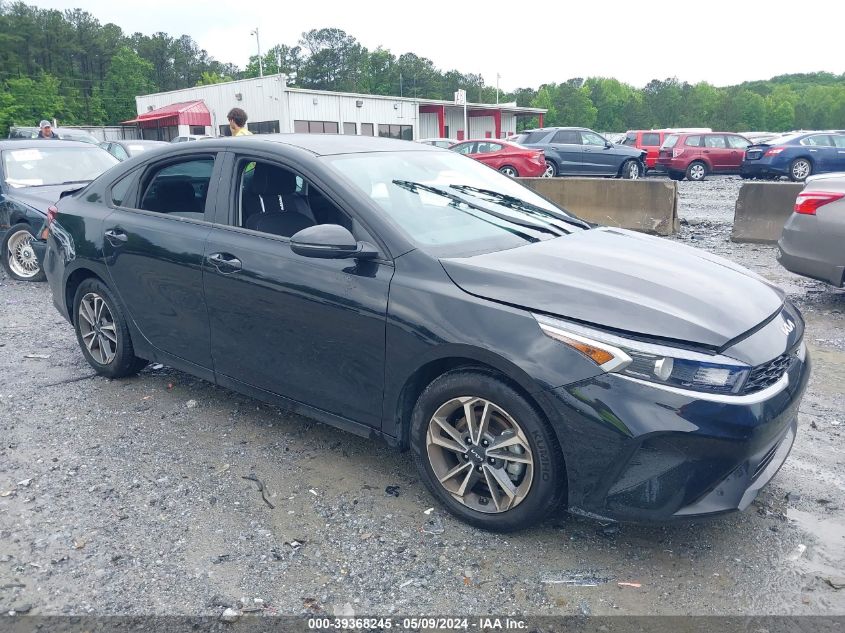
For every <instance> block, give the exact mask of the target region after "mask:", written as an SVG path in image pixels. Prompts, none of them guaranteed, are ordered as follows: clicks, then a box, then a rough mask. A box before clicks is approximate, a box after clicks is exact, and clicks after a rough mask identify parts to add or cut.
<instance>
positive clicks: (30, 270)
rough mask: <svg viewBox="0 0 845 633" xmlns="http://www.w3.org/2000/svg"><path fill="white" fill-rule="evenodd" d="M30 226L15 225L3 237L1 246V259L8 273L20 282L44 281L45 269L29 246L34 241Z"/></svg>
mask: <svg viewBox="0 0 845 633" xmlns="http://www.w3.org/2000/svg"><path fill="white" fill-rule="evenodd" d="M33 237H34V236H33V234H32V230H31V229H30V228H29V225H28V224H24V223H20V224H15V225H14V226H13V227H12V228H10V229H9V230H8V231H7V232H6V235H5V236H4V237H3V242H2V244H0V258H2V260H3V268H4V269H5V270H6V273H8V275H9V276H10V277H11V278H12V279H17V280H18V281H44V279H46V276H45V275H44V269H43V268H42V267H41V264H40V263H39V261H38V258H37V257H36V256H35V251H33V250H32V247H31V246H30V245H29V243H30V241H31V240H32V239H33Z"/></svg>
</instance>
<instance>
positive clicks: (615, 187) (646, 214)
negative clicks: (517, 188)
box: [517, 178, 678, 235]
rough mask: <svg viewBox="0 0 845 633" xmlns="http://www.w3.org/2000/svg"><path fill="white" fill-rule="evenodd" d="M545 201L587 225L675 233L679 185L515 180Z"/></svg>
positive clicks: (540, 179)
mask: <svg viewBox="0 0 845 633" xmlns="http://www.w3.org/2000/svg"><path fill="white" fill-rule="evenodd" d="M517 180H519V181H520V182H521V183H522V184H523V185H525V186H526V187H528V188H530V189H532V190H534V191H536V192H537V193H538V194H540V195H541V196H543V197H544V198H548V199H549V200H551V201H552V202H554V203H555V204H558V205H560V206H562V207H563V208H565V209H568V210H570V211H572V213H574V214H575V215H577V216H578V217H580V218H583V219H584V220H587V221H588V222H595V223H597V224H604V225H606V226H618V227H620V228H623V229H633V230H635V231H642V232H644V233H653V234H657V235H671V234H673V233H675V232H677V230H678V184H677V183H676V182H673V181H667V180H613V179H610V178H518V179H517Z"/></svg>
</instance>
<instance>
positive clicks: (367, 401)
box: [44, 135, 810, 531]
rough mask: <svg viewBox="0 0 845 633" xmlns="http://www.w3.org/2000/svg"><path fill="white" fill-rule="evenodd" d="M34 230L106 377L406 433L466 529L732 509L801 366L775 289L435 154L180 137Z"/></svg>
mask: <svg viewBox="0 0 845 633" xmlns="http://www.w3.org/2000/svg"><path fill="white" fill-rule="evenodd" d="M48 222H49V228H48V229H47V246H46V248H47V251H46V255H45V258H44V260H45V264H44V267H45V270H46V273H47V277H48V280H49V282H50V286H51V288H52V292H53V301H54V303H55V305H56V307H57V308H58V310H59V312H60V313H61V314H62V315H63V316H64V317H65V318H66V319H67V320H68V321H69V322H70V323H71V324H72V325H73V327H74V328H75V330H76V336H77V340H78V341H79V346H80V349H81V352H82V354H83V355H84V356H85V358H86V359H87V361H88V362H89V363H90V364H91V366H92V367H93V368H94V369H95V370H96V371H97V372H98V373H100V374H102V375H105V376H109V377H112V378H120V377H123V376H128V375H130V374H133V373H135V372H137V371H139V370H140V369H141V368H142V367H143V366H144V365H145V364H147V363H148V362H151V361H155V362H162V363H167V364H169V365H171V366H173V367H176V368H179V369H181V370H183V371H186V372H188V373H190V374H194V375H196V376H199V377H202V378H204V379H206V380H208V381H210V382H214V383H216V384H218V385H222V386H224V387H227V388H230V389H233V390H235V391H239V392H242V393H245V394H249V395H251V396H254V397H256V398H258V399H261V400H264V401H267V402H271V403H278V404H280V405H282V406H285V407H286V408H288V409H289V410H293V411H296V412H299V413H301V414H303V415H306V416H310V417H312V418H315V419H317V420H320V421H323V422H325V423H328V424H331V425H334V426H336V427H338V428H340V429H343V430H345V431H349V432H352V433H357V434H360V435H365V436H367V437H371V438H382V439H383V440H385V441H387V442H388V443H390V444H391V445H393V446H396V447H398V448H400V449H406V448H409V449H410V450H411V451H412V452H413V455H414V457H415V460H416V464H417V467H418V469H419V472H420V474H421V477H422V479H423V480H424V482H425V483H426V485H427V486H428V488H429V489H430V491H431V493H432V494H433V495H434V496H435V497H436V498H437V499H438V500H439V501H440V503H442V504H443V505H444V506H445V507H446V508H447V509H448V510H449V511H451V512H452V513H454V514H455V515H457V516H458V517H460V518H461V519H463V520H465V521H467V522H468V523H471V524H473V525H475V526H479V527H481V528H486V529H491V530H501V531H507V530H516V529H520V528H524V527H526V526H528V525H531V524H533V523H535V522H537V521H539V520H541V519H542V518H543V517H545V516H547V515H548V514H549V513H551V512H553V511H555V510H557V509H558V508H560V507H561V506H566V507H567V508H568V509H569V510H570V511H572V512H576V513H580V514H583V515H588V516H592V517H600V518H602V519H608V520H626V521H628V520H631V521H666V520H670V519H674V518H679V517H690V516H695V515H712V514H717V513H721V512H726V511H730V510H736V509H743V508H745V507H747V506H748V505H749V504H750V503H751V501H752V500H753V499H754V497H755V496H756V494H757V492H758V490H760V488H761V487H762V486H764V485H765V484H766V483H767V482H768V481H769V480H770V479H771V478H772V477H773V476H774V475H775V473H776V472H777V470H778V469H779V468H780V466H781V464H783V462H784V460H785V459H786V457H787V454H788V453H789V451H790V448H791V447H792V443H793V439H794V437H795V432H796V414H797V411H798V406H799V403H800V400H801V397H802V395H803V392H804V389H805V386H806V383H807V379H808V376H809V371H810V364H809V363H810V361H809V358H808V355H807V351H806V349H805V346H804V343H803V342H802V338H803V333H804V324H803V321H802V319H801V316H800V315H799V313H798V312H797V310H796V309H795V308H794V307H793V306H792V305H791V304H790V303H789V302H787V301H785V300H784V295H783V293H782V292H780V291H779V290H778V289H777V288H775V287H773V286H771V285H770V284H768V283H767V282H766V281H764V280H763V279H762V278H760V277H758V276H756V275H755V274H753V273H751V272H749V271H747V270H745V269H743V268H741V267H739V266H737V265H735V264H733V263H731V262H729V261H726V260H724V259H721V258H718V257H715V256H713V255H710V254H708V253H705V252H703V251H699V250H696V249H692V248H688V247H685V246H682V245H679V244H675V243H672V242H669V241H665V240H662V239H660V238H656V237H649V236H645V235H640V234H637V233H633V232H630V231H625V230H621V229H612V228H605V227H594V226H593V225H590V224H587V223H586V222H583V221H581V220H579V219H578V218H577V217H575V216H573V215H572V214H570V213H568V212H567V211H565V210H564V209H561V208H559V207H556V206H555V205H553V204H552V203H550V202H548V201H547V200H545V199H544V198H541V197H539V196H537V195H536V194H534V193H532V192H531V191H529V190H528V189H526V188H524V187H522V186H521V185H520V184H519V183H518V182H515V181H514V180H512V179H511V178H508V177H507V176H504V175H502V174H500V173H498V172H496V171H494V170H492V169H489V168H488V167H486V166H484V165H482V164H480V163H478V162H476V161H473V160H472V159H470V158H467V157H464V156H461V155H459V154H456V153H454V152H451V151H448V150H442V149H438V148H434V147H430V146H426V145H422V144H418V143H406V142H402V141H395V140H389V139H379V138H369V137H344V136H328V135H326V136H324V135H267V136H261V137H257V136H256V137H249V138H238V139H212V140H208V141H204V142H203V143H184V144H181V145H176V146H174V147H173V149H172V150H170V151H167V152H164V153H156V154H155V155H153V156H149V157H145V156H143V155H142V156H140V157H138V158H136V159H134V160H133V161H130V162H128V163H123V164H121V165H119V166H117V167H115V168H114V169H113V170H111V171H110V172H108V173H107V174H105V175H104V176H103V177H102V178H99V179H98V180H96V181H95V182H93V183H92V184H90V185H89V186H87V187H86V188H85V189H83V190H81V191H79V192H76V193H74V194H72V195H69V196H66V197H65V198H63V199H62V200H61V201H60V202H59V203H58V204H57V208H55V209H53V210H51V213H50V217H49V219H48Z"/></svg>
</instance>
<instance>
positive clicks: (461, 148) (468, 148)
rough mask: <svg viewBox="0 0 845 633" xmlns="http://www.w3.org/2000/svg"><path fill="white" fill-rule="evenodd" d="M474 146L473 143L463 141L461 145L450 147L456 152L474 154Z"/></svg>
mask: <svg viewBox="0 0 845 633" xmlns="http://www.w3.org/2000/svg"><path fill="white" fill-rule="evenodd" d="M474 147H475V143H464V144H463V145H458V146H457V147H453V148H452V149H453V150H454V151H456V152H458V154H474V153H475V151H474V150H473V148H474Z"/></svg>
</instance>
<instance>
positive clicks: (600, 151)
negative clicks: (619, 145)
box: [581, 130, 621, 176]
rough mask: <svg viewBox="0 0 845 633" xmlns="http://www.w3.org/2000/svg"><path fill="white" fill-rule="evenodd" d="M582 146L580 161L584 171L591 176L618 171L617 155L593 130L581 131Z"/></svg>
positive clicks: (605, 174)
mask: <svg viewBox="0 0 845 633" xmlns="http://www.w3.org/2000/svg"><path fill="white" fill-rule="evenodd" d="M581 144H582V145H583V146H584V150H583V151H584V153H583V154H582V158H581V160H582V162H583V164H584V173H585V174H589V175H591V176H614V175H616V174H617V173H618V172H619V167H620V166H621V163H620V164H617V163H618V162H619V156H618V155H617V154H616V153H615V152H614V151H613V150H612V149H611V148H609V147H608V146H607V145H608V143H607V140H606V139H604V138H603V137H601V136H599V135H598V134H596V133H595V132H589V131H587V130H582V131H581Z"/></svg>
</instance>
